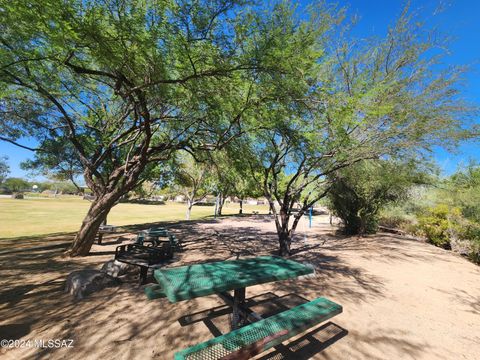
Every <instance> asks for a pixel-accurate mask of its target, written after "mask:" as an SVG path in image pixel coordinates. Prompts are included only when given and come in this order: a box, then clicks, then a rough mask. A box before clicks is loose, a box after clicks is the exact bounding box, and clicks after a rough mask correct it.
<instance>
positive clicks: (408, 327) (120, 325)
mask: <svg viewBox="0 0 480 360" xmlns="http://www.w3.org/2000/svg"><path fill="white" fill-rule="evenodd" d="M299 229H300V231H299V233H298V234H297V236H296V239H295V243H294V252H295V254H294V255H293V256H292V259H294V260H297V261H301V262H304V263H309V264H313V265H314V266H315V268H316V275H315V276H314V277H308V278H304V279H295V280H290V281H282V282H276V283H270V284H266V285H259V286H254V287H251V288H248V289H247V297H249V298H250V302H251V304H252V306H254V309H255V310H256V311H258V312H260V313H263V314H267V315H268V314H271V313H274V312H275V311H279V310H281V309H285V308H288V307H292V306H295V305H297V304H300V303H302V302H305V301H306V300H312V299H314V298H316V297H319V296H325V297H328V298H329V299H331V300H333V301H335V302H338V303H339V304H342V305H343V307H344V312H343V313H342V314H341V315H339V316H336V317H334V318H333V319H331V321H330V322H327V323H326V324H322V325H320V326H318V327H316V328H314V329H312V330H311V331H309V332H307V333H304V334H302V335H301V336H298V337H296V338H294V339H293V341H292V342H290V343H288V344H284V345H282V346H279V347H277V348H276V349H272V350H271V351H270V352H269V353H266V354H262V356H260V357H259V358H261V359H296V360H302V359H448V360H450V359H472V360H473V359H479V358H480V355H479V354H480V267H478V266H476V265H474V264H472V263H470V262H468V261H467V260H465V259H463V258H461V257H459V256H457V255H455V254H453V253H451V252H447V251H444V250H441V249H439V248H435V247H433V246H431V245H429V244H425V243H423V242H421V241H418V240H414V239H409V238H405V237H401V236H396V235H391V234H378V235H375V236H369V237H364V238H357V237H349V238H345V237H342V236H338V235H335V228H332V227H330V226H329V225H328V218H327V217H323V216H319V217H316V219H315V221H314V226H313V228H312V229H308V227H307V225H306V222H303V223H302V224H300V227H299ZM172 231H174V232H175V233H176V235H177V237H179V238H182V239H183V240H184V242H185V248H186V249H185V251H184V252H182V253H179V254H178V255H177V256H176V258H175V261H174V262H173V263H172V264H171V265H170V266H176V265H181V264H191V263H195V262H199V261H213V260H225V259H234V258H237V257H245V256H256V255H261V254H270V253H272V252H273V251H275V249H276V246H277V244H276V235H275V232H274V224H273V222H272V221H271V218H269V217H267V216H256V217H228V218H225V219H222V220H220V221H204V222H192V223H189V224H185V223H181V224H174V225H173V227H172ZM132 237H133V235H132V234H129V233H125V234H120V236H119V235H111V236H108V237H106V238H105V240H104V245H103V246H98V245H94V247H93V249H92V255H91V256H89V257H87V258H82V259H73V260H72V259H69V258H63V257H62V256H61V253H62V251H63V249H64V247H65V243H66V242H68V241H69V240H70V237H68V236H64V235H63V236H57V237H52V238H48V239H35V240H34V241H33V240H32V241H28V239H23V240H22V241H18V242H14V241H4V242H3V243H2V248H0V284H1V288H0V337H1V338H7V339H17V340H21V341H23V342H25V343H26V341H28V340H32V341H33V340H35V339H37V340H39V339H40V340H48V339H72V340H73V346H74V347H73V348H60V349H54V348H46V347H45V348H20V349H1V350H0V356H2V357H3V358H6V359H16V360H20V359H108V358H116V359H150V358H151V359H172V358H173V354H174V352H175V351H176V350H179V349H181V348H185V347H188V346H191V345H194V344H196V343H198V342H201V341H205V340H207V339H209V338H211V337H213V336H214V335H219V334H220V333H224V332H226V331H228V309H227V308H226V307H224V306H223V304H222V302H221V301H220V300H219V299H218V297H216V296H208V297H203V298H197V299H194V300H190V301H184V302H181V303H177V304H170V303H169V302H168V301H167V300H166V299H160V300H156V301H148V300H147V299H146V297H145V296H144V294H143V287H139V286H137V285H135V284H132V283H124V284H122V285H121V286H119V287H115V288H107V289H104V290H102V291H100V292H98V293H95V294H93V295H91V296H89V297H87V298H86V299H84V300H81V301H73V300H72V299H71V298H70V297H69V296H68V295H66V294H65V293H64V292H63V287H64V280H65V277H66V275H67V274H68V273H69V272H71V271H73V270H76V269H82V268H86V267H90V268H98V267H100V266H101V264H102V263H103V262H105V261H107V260H109V259H111V258H112V254H113V250H114V249H115V246H117V245H118V244H120V243H126V242H128V241H131V239H132ZM2 241H3V240H2ZM32 248H33V250H32Z"/></svg>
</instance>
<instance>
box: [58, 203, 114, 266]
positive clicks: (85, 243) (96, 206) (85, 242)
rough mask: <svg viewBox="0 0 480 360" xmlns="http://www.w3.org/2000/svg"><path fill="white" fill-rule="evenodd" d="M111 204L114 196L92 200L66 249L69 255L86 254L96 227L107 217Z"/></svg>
mask: <svg viewBox="0 0 480 360" xmlns="http://www.w3.org/2000/svg"><path fill="white" fill-rule="evenodd" d="M113 205H115V199H114V198H103V199H102V198H100V199H99V200H94V201H93V202H92V204H91V205H90V209H89V210H88V212H87V215H86V216H85V219H84V220H83V222H82V226H81V227H80V230H79V231H78V233H77V235H76V236H75V239H74V240H73V244H72V247H71V249H70V250H68V251H67V253H68V254H69V255H70V256H72V257H74V256H86V255H88V253H89V252H90V249H91V247H92V245H93V243H94V241H95V237H96V235H97V232H98V228H99V227H100V225H101V224H102V223H103V222H104V221H105V219H106V218H107V215H108V213H109V212H110V210H111V209H112V207H113Z"/></svg>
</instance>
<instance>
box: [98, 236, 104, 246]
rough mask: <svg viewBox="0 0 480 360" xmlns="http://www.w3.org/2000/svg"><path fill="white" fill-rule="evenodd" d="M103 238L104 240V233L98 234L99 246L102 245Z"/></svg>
mask: <svg viewBox="0 0 480 360" xmlns="http://www.w3.org/2000/svg"><path fill="white" fill-rule="evenodd" d="M102 238H103V233H98V241H97V244H98V245H102Z"/></svg>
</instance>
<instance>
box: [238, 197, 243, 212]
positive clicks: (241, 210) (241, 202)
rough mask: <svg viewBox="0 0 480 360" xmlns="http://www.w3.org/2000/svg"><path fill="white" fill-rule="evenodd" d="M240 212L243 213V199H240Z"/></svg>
mask: <svg viewBox="0 0 480 360" xmlns="http://www.w3.org/2000/svg"><path fill="white" fill-rule="evenodd" d="M238 213H239V214H240V215H241V214H243V199H240V211H239V212H238Z"/></svg>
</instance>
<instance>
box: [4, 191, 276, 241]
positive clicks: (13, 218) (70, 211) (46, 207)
mask: <svg viewBox="0 0 480 360" xmlns="http://www.w3.org/2000/svg"><path fill="white" fill-rule="evenodd" d="M89 205H90V202H88V201H87V200H82V198H77V197H70V198H56V199H55V198H28V199H24V200H13V199H5V198H1V199H0V239H3V238H13V237H20V236H32V235H44V234H52V233H62V232H72V231H76V230H78V228H79V226H80V224H81V222H82V219H83V217H84V216H85V214H86V212H87V210H88V207H89ZM254 210H255V211H259V212H260V213H266V212H268V210H267V207H266V206H252V205H245V206H244V212H245V213H249V212H252V211H254ZM185 211H186V205H185V204H180V203H167V204H166V205H142V204H118V205H117V206H115V207H114V208H113V209H112V211H111V212H110V214H109V216H108V223H109V224H113V225H132V224H142V223H151V222H157V221H172V220H184V219H185ZM213 212H214V208H213V206H194V207H193V209H192V216H191V218H192V220H194V219H200V218H204V217H207V216H212V215H213ZM223 213H224V214H237V213H238V204H230V205H225V207H224V210H223Z"/></svg>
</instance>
